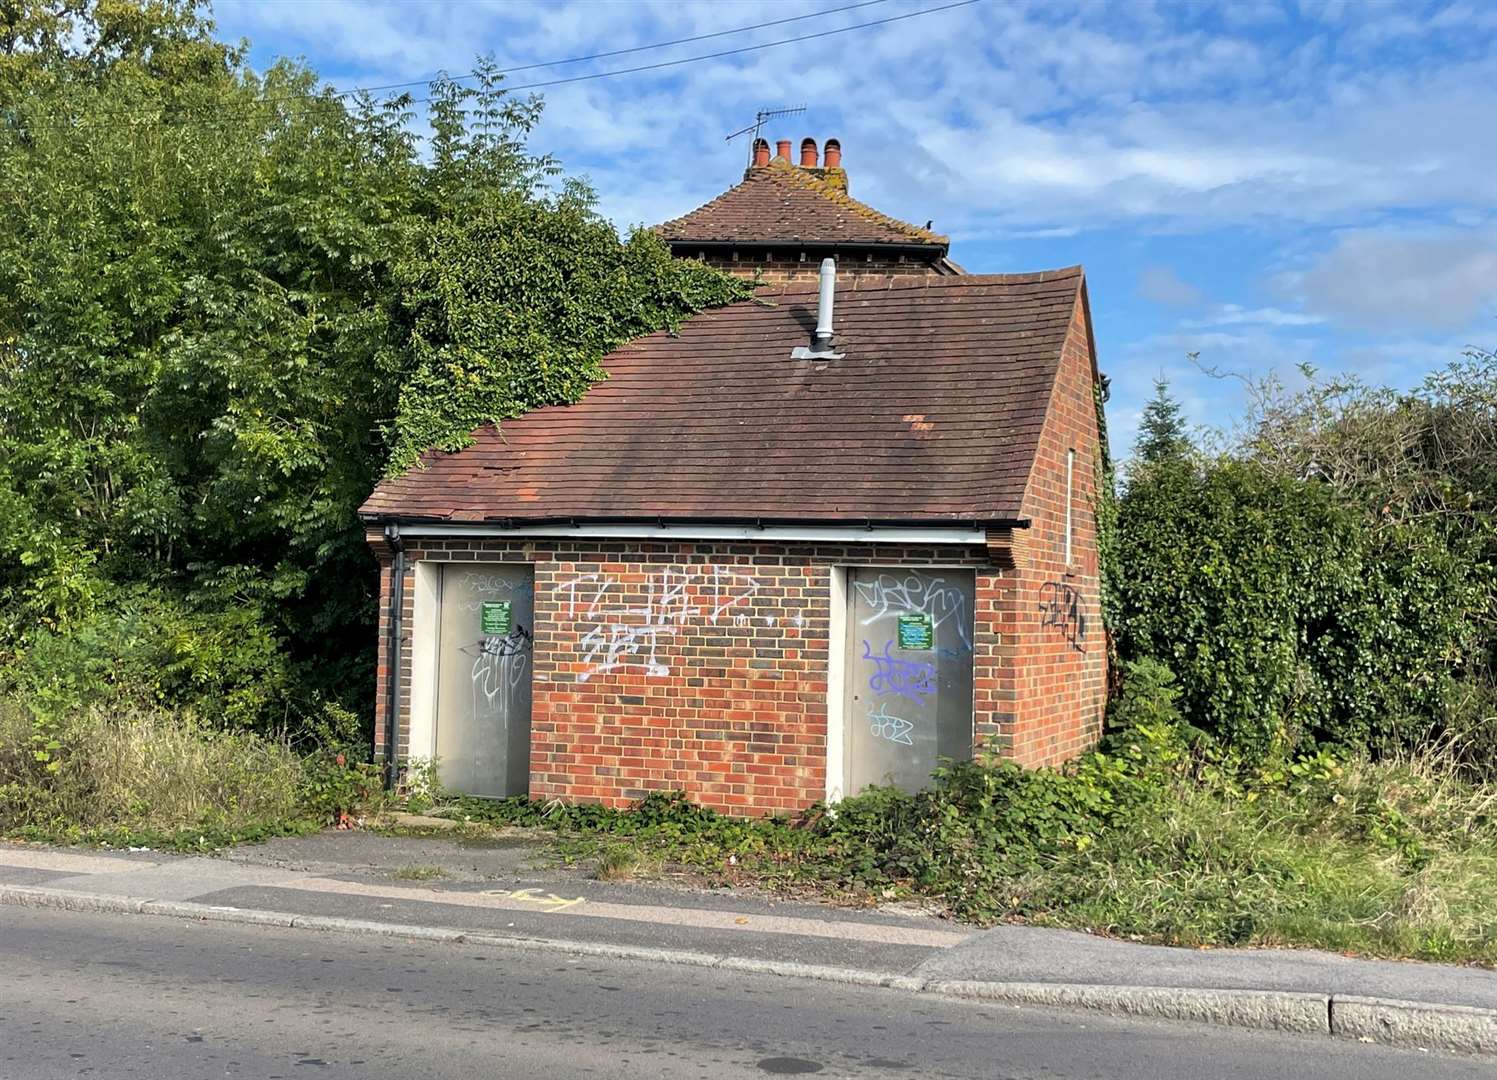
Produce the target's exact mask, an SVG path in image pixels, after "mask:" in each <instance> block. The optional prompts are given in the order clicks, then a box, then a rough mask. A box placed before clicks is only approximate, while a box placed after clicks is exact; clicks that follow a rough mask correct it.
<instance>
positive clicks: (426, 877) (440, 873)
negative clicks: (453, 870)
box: [394, 863, 447, 881]
mask: <svg viewBox="0 0 1497 1080" xmlns="http://www.w3.org/2000/svg"><path fill="white" fill-rule="evenodd" d="M394 876H395V877H396V878H397V879H398V880H400V881H434V880H436V879H437V878H444V877H446V876H447V871H446V870H443V869H442V868H441V867H440V866H429V865H422V864H415V863H413V864H412V865H410V866H402V867H400V868H399V869H398V870H396V871H395V874H394Z"/></svg>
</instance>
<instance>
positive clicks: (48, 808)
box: [0, 699, 305, 840]
mask: <svg viewBox="0 0 1497 1080" xmlns="http://www.w3.org/2000/svg"><path fill="white" fill-rule="evenodd" d="M32 731H33V727H32V720H31V716H30V713H29V712H28V711H27V710H26V709H25V708H24V707H23V706H21V705H20V704H19V703H17V702H15V701H13V700H5V699H0V834H5V835H12V836H17V835H19V836H38V837H47V838H54V839H107V838H110V837H118V838H123V839H140V840H149V839H150V838H153V837H155V838H172V837H177V836H180V835H181V834H184V833H193V832H196V833H198V834H201V835H203V836H204V837H205V840H206V839H213V840H222V839H226V838H227V839H232V838H235V837H242V836H250V835H259V834H264V833H265V832H267V831H280V830H285V829H290V828H295V827H297V825H298V823H299V822H300V821H301V819H303V818H304V817H305V815H304V814H303V813H302V810H301V790H302V785H303V782H304V769H303V764H302V762H301V760H300V759H298V757H297V755H296V754H295V753H293V752H292V750H291V748H290V747H289V746H288V745H286V743H285V742H283V741H279V740H276V739H272V738H266V737H264V736H260V735H255V734H252V733H249V732H239V731H223V730H218V729H215V728H213V727H212V726H210V725H208V724H206V723H204V722H202V721H201V720H199V719H197V718H194V717H193V716H191V715H189V714H183V713H170V712H164V711H160V710H154V709H149V708H130V709H115V710H109V709H105V708H102V707H98V708H92V709H87V710H84V711H81V712H79V713H77V714H75V715H73V716H70V717H68V718H67V719H66V720H64V721H62V722H61V724H60V725H59V726H58V729H57V730H56V731H54V732H52V737H54V738H55V739H56V740H57V742H58V743H60V746H59V747H57V748H56V750H55V752H54V753H53V755H52V757H53V760H54V761H55V762H56V766H57V767H56V768H55V770H53V769H49V768H48V767H47V766H46V765H45V764H43V763H41V762H39V761H37V760H36V756H35V754H34V752H33V751H34V747H33V745H32V742H31V736H32Z"/></svg>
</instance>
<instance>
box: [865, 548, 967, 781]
mask: <svg viewBox="0 0 1497 1080" xmlns="http://www.w3.org/2000/svg"><path fill="white" fill-rule="evenodd" d="M847 578H848V580H847V597H848V619H847V646H848V647H847V665H846V669H845V670H846V673H847V677H846V687H845V691H844V696H845V697H846V700H847V711H846V726H845V728H844V731H845V733H846V737H845V738H844V740H843V745H844V747H845V750H846V760H845V762H844V770H845V771H844V780H845V784H844V788H843V790H844V791H845V792H846V793H847V794H848V795H856V794H857V793H858V792H859V791H861V790H863V788H865V787H867V786H868V785H870V784H892V785H894V786H896V787H900V788H903V789H904V790H906V791H918V790H919V789H921V788H923V787H927V786H929V784H930V774H931V771H932V770H933V769H935V767H936V766H937V765H938V764H939V759H940V758H953V759H957V760H963V759H966V758H969V757H971V756H972V590H973V576H972V572H971V571H968V570H940V569H930V570H906V569H893V570H889V569H883V570H880V569H867V568H853V569H850V570H849V571H848V574H847Z"/></svg>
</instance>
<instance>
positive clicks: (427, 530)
mask: <svg viewBox="0 0 1497 1080" xmlns="http://www.w3.org/2000/svg"><path fill="white" fill-rule="evenodd" d="M400 534H401V535H402V536H405V537H418V536H467V537H484V538H487V539H493V540H504V539H507V538H509V537H526V536H535V537H540V536H545V537H553V538H562V539H566V538H569V537H580V538H583V539H587V540H742V541H747V542H749V543H775V542H790V541H796V542H810V543H833V544H942V545H958V546H971V545H973V544H976V545H979V546H981V545H983V544H985V543H987V533H986V532H985V531H984V530H982V529H970V528H950V529H946V528H939V527H933V528H900V527H898V526H890V527H874V528H867V527H865V526H861V525H785V526H767V527H765V528H762V529H760V528H756V527H754V526H752V525H650V524H648V523H641V524H639V525H627V524H625V525H524V526H519V527H516V528H510V529H506V528H501V527H500V526H497V525H422V524H419V523H414V522H413V523H411V524H408V525H402V526H401V527H400Z"/></svg>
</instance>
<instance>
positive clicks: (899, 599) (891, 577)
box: [854, 574, 972, 652]
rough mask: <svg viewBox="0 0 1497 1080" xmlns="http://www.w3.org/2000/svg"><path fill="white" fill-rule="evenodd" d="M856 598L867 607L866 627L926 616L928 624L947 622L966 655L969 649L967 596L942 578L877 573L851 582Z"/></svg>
mask: <svg viewBox="0 0 1497 1080" xmlns="http://www.w3.org/2000/svg"><path fill="white" fill-rule="evenodd" d="M854 587H855V588H856V589H857V590H858V596H859V598H860V599H862V601H863V602H864V603H865V604H867V605H868V610H869V614H868V616H867V617H866V618H864V619H863V625H864V626H870V625H872V624H873V623H875V622H877V621H878V620H879V619H884V618H897V617H898V616H900V615H929V616H930V621H931V625H932V626H933V627H936V628H939V627H940V626H941V625H942V624H943V623H945V622H947V621H948V620H950V621H954V622H955V624H956V632H957V636H958V637H959V638H961V641H962V645H963V646H964V647H965V648H966V649H967V651H968V652H971V650H972V637H971V631H970V630H969V629H968V624H969V623H970V622H971V621H972V618H971V614H970V613H969V612H968V611H967V594H966V593H965V592H963V591H962V590H961V589H960V588H958V587H957V586H955V585H951V584H949V583H948V582H947V581H946V579H945V578H942V577H930V576H927V575H924V574H907V575H905V576H903V577H901V576H899V575H898V574H880V575H879V576H878V577H876V578H874V579H873V580H872V581H858V582H855V583H854Z"/></svg>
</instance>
